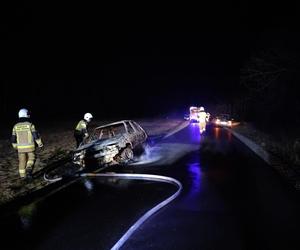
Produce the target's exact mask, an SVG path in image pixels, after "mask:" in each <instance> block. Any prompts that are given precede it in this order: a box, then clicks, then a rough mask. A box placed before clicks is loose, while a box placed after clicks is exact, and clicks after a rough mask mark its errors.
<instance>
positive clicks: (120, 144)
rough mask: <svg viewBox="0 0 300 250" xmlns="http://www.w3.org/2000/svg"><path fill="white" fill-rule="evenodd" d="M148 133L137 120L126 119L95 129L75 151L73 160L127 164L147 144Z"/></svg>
mask: <svg viewBox="0 0 300 250" xmlns="http://www.w3.org/2000/svg"><path fill="white" fill-rule="evenodd" d="M146 140H147V133H146V132H145V131H144V129H143V128H142V127H141V126H140V125H139V124H138V123H136V122H135V121H132V120H124V121H119V122H114V123H110V124H107V125H104V126H100V127H97V128H95V129H94V131H93V132H92V133H91V135H90V137H89V138H88V140H87V141H86V142H84V143H82V145H80V146H79V148H77V149H76V150H75V151H74V154H73V162H74V163H75V164H79V165H81V166H82V167H85V166H86V165H89V164H95V163H97V164H100V165H113V164H126V163H128V162H129V161H130V160H132V159H133V157H134V153H135V152H138V151H139V152H140V151H141V150H142V149H143V147H144V146H145V142H146Z"/></svg>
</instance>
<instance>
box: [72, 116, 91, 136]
mask: <svg viewBox="0 0 300 250" xmlns="http://www.w3.org/2000/svg"><path fill="white" fill-rule="evenodd" d="M75 134H76V135H79V136H82V137H83V138H86V137H88V132H87V121H86V120H81V121H79V122H78V124H77V126H76V128H75Z"/></svg>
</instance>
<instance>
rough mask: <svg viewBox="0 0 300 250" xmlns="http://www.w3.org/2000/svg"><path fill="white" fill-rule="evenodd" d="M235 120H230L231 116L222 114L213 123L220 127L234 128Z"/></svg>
mask: <svg viewBox="0 0 300 250" xmlns="http://www.w3.org/2000/svg"><path fill="white" fill-rule="evenodd" d="M232 122H233V119H232V118H230V115H229V114H220V115H218V116H216V117H215V118H214V119H213V123H214V125H216V126H220V127H223V126H224V127H232Z"/></svg>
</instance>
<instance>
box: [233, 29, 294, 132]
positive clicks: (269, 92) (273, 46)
mask: <svg viewBox="0 0 300 250" xmlns="http://www.w3.org/2000/svg"><path fill="white" fill-rule="evenodd" d="M274 41H275V42H274ZM298 42H299V38H298V37H296V36H295V34H294V33H284V34H282V33H278V34H275V35H274V34H273V35H272V36H271V37H268V39H266V40H265V41H264V43H262V45H261V46H260V48H259V50H258V51H254V52H253V54H252V55H251V56H250V58H249V59H248V60H247V61H245V62H244V65H243V66H242V68H241V71H240V87H241V90H242V91H241V94H240V96H238V97H236V98H235V99H234V100H233V101H232V103H231V111H232V113H233V114H235V115H236V116H237V117H239V119H241V120H244V121H250V122H252V123H253V124H255V125H256V126H257V127H259V128H260V129H263V130H267V131H268V132H275V133H276V132H280V133H284V134H290V135H298V133H299V131H300V129H299V128H300V91H299V83H300V81H299V80H300V71H299V69H300V60H299V58H300V56H299V55H300V46H299V43H298Z"/></svg>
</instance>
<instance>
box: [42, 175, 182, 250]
mask: <svg viewBox="0 0 300 250" xmlns="http://www.w3.org/2000/svg"><path fill="white" fill-rule="evenodd" d="M76 176H77V177H101V178H107V177H110V178H111V177H113V178H119V179H130V180H145V181H154V182H162V183H169V184H172V185H175V186H176V187H177V188H178V189H177V191H176V192H175V193H174V194H172V195H171V196H169V197H168V198H167V199H165V200H163V201H162V202H160V203H158V204H157V205H155V206H154V207H153V208H151V209H150V210H148V211H147V212H146V213H144V214H143V215H142V216H141V217H140V218H139V219H138V220H137V221H136V222H135V223H134V224H133V225H132V226H131V227H130V228H129V229H128V230H127V231H126V232H125V233H124V234H123V236H122V237H121V238H120V239H119V240H118V241H117V242H116V243H115V244H114V245H113V247H112V248H111V250H117V249H120V248H121V247H122V246H123V245H124V244H125V242H126V241H127V240H128V239H129V237H130V236H131V235H132V234H133V233H134V232H135V231H136V230H137V229H138V228H139V227H140V226H141V225H142V224H143V223H144V222H145V221H146V220H147V219H148V218H150V217H151V216H152V215H153V214H155V213H156V212H157V211H158V210H160V209H161V208H163V207H165V206H166V205H168V204H169V203H170V202H171V201H173V200H174V199H175V198H176V197H177V196H178V195H179V194H180V192H181V190H182V184H181V183H180V182H179V181H178V180H176V179H174V178H171V177H168V176H162V175H152V174H119V173H78V174H75V175H74V177H76ZM44 179H45V180H47V181H50V182H56V181H59V180H62V179H63V177H58V178H54V179H49V178H48V177H47V175H46V174H44Z"/></svg>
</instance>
